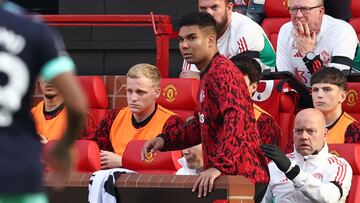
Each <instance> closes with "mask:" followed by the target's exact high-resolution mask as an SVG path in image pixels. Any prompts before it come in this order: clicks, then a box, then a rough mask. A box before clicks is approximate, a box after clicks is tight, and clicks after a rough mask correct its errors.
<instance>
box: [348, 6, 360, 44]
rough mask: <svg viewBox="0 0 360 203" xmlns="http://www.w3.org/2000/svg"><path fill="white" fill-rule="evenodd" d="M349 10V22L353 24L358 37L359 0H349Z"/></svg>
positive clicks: (359, 23)
mask: <svg viewBox="0 0 360 203" xmlns="http://www.w3.org/2000/svg"><path fill="white" fill-rule="evenodd" d="M350 10H351V18H350V22H349V23H350V24H351V25H352V26H353V28H354V29H355V32H356V34H357V36H358V38H359V39H360V1H359V0H351V1H350Z"/></svg>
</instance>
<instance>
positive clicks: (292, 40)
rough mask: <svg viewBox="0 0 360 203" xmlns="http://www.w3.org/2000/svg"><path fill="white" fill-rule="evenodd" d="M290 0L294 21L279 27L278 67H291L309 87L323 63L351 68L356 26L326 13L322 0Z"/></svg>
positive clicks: (339, 67)
mask: <svg viewBox="0 0 360 203" xmlns="http://www.w3.org/2000/svg"><path fill="white" fill-rule="evenodd" d="M288 2H289V8H288V10H289V13H290V16H291V22H288V23H286V24H284V25H283V26H282V27H281V28H280V31H279V36H278V42H277V51H276V68H277V70H278V71H290V72H291V73H293V74H294V75H295V76H296V77H297V79H298V80H299V81H302V82H303V83H304V84H305V85H306V86H308V87H309V86H310V78H311V75H312V74H313V73H314V72H316V71H317V70H318V69H320V68H321V67H322V66H323V65H324V66H327V67H328V66H331V67H335V68H337V69H340V70H350V68H351V66H352V64H353V60H354V56H355V51H356V47H357V44H358V38H357V36H356V32H355V30H354V28H353V27H352V26H351V25H350V24H349V23H347V22H345V21H343V20H339V19H335V18H333V17H331V16H328V15H326V14H325V8H324V5H323V2H324V1H323V0H308V1H303V0H291V1H288ZM339 2H340V1H339ZM341 2H343V1H341ZM335 27H336V29H334V28H335Z"/></svg>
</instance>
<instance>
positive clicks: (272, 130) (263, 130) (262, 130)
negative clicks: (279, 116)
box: [256, 113, 281, 146]
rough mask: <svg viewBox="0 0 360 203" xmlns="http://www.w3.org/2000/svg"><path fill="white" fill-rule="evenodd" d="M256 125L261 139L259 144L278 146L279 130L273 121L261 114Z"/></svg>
mask: <svg viewBox="0 0 360 203" xmlns="http://www.w3.org/2000/svg"><path fill="white" fill-rule="evenodd" d="M256 123H257V127H258V130H259V134H260V138H261V144H275V145H278V146H279V144H280V139H281V129H280V127H279V126H278V124H277V123H276V122H275V120H274V119H273V118H272V117H271V116H269V115H267V114H266V113H262V114H261V115H260V117H259V118H258V120H257V122H256Z"/></svg>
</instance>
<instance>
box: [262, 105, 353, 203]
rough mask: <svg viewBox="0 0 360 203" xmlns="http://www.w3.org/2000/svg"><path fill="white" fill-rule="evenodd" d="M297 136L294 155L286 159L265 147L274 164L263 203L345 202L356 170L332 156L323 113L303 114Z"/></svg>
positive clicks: (271, 147)
mask: <svg viewBox="0 0 360 203" xmlns="http://www.w3.org/2000/svg"><path fill="white" fill-rule="evenodd" d="M293 132H294V133H293V134H294V142H295V143H294V146H295V147H294V148H295V151H294V152H293V153H290V154H287V155H286V156H285V155H284V154H283V153H282V152H281V150H280V149H279V148H278V147H277V146H275V145H263V146H261V149H262V150H263V152H264V153H265V155H266V156H267V157H269V158H270V159H272V160H273V161H272V162H270V163H269V172H270V183H269V186H268V188H267V191H266V193H265V196H264V199H263V201H262V202H274V201H275V202H345V201H346V196H347V195H348V194H349V190H350V186H351V179H352V169H351V167H350V165H349V163H348V162H347V161H346V160H345V159H343V158H340V157H337V156H335V155H332V154H329V153H328V151H329V149H328V146H327V144H326V138H327V134H328V130H327V129H326V127H325V119H324V116H323V114H322V113H321V111H319V110H317V109H312V108H309V109H304V110H302V111H300V112H299V113H298V114H297V115H296V117H295V123H294V129H293Z"/></svg>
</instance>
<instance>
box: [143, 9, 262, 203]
mask: <svg viewBox="0 0 360 203" xmlns="http://www.w3.org/2000/svg"><path fill="white" fill-rule="evenodd" d="M179 39H180V43H179V49H180V52H181V54H182V56H183V57H184V59H185V60H186V61H187V62H188V63H193V64H196V66H197V67H198V68H199V69H200V70H201V82H200V87H199V93H198V95H199V100H198V111H197V112H195V113H194V117H193V119H190V120H189V121H187V122H186V123H184V122H183V121H182V120H180V119H176V118H175V117H172V118H170V119H169V120H168V121H167V122H166V124H165V126H164V129H163V132H162V134H161V135H159V136H158V137H156V138H153V139H151V140H149V141H147V142H146V143H145V144H144V147H143V150H142V158H143V159H144V157H146V155H147V154H148V153H151V152H155V151H157V150H162V151H169V150H179V149H185V148H188V147H191V146H194V145H197V144H200V143H202V146H203V156H204V169H205V171H204V172H203V173H201V175H200V176H199V178H198V179H197V181H196V182H195V184H194V187H193V191H195V190H196V189H198V196H199V197H201V196H206V195H207V193H208V192H211V190H212V187H213V182H214V180H215V179H216V178H217V177H218V176H219V175H221V174H227V175H244V176H245V177H247V178H248V179H249V180H250V181H251V182H253V183H255V184H256V196H255V200H261V199H262V198H261V197H262V195H261V194H260V193H261V192H262V191H264V189H265V188H266V184H265V183H267V181H268V174H267V171H266V162H265V159H264V157H263V155H262V153H261V151H260V148H259V145H260V136H259V133H258V130H257V127H256V120H255V118H254V110H253V108H252V102H251V98H250V95H249V92H248V90H247V87H246V84H245V81H244V77H243V75H242V73H241V71H240V70H239V69H238V68H237V67H236V66H235V65H234V64H233V63H232V62H231V61H230V60H229V59H227V58H226V57H225V56H223V55H221V54H219V52H218V49H217V43H216V39H217V37H216V24H215V20H214V18H213V17H212V16H211V15H210V14H208V13H206V12H199V13H189V14H187V15H185V16H184V17H183V18H182V19H181V22H180V30H179Z"/></svg>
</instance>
